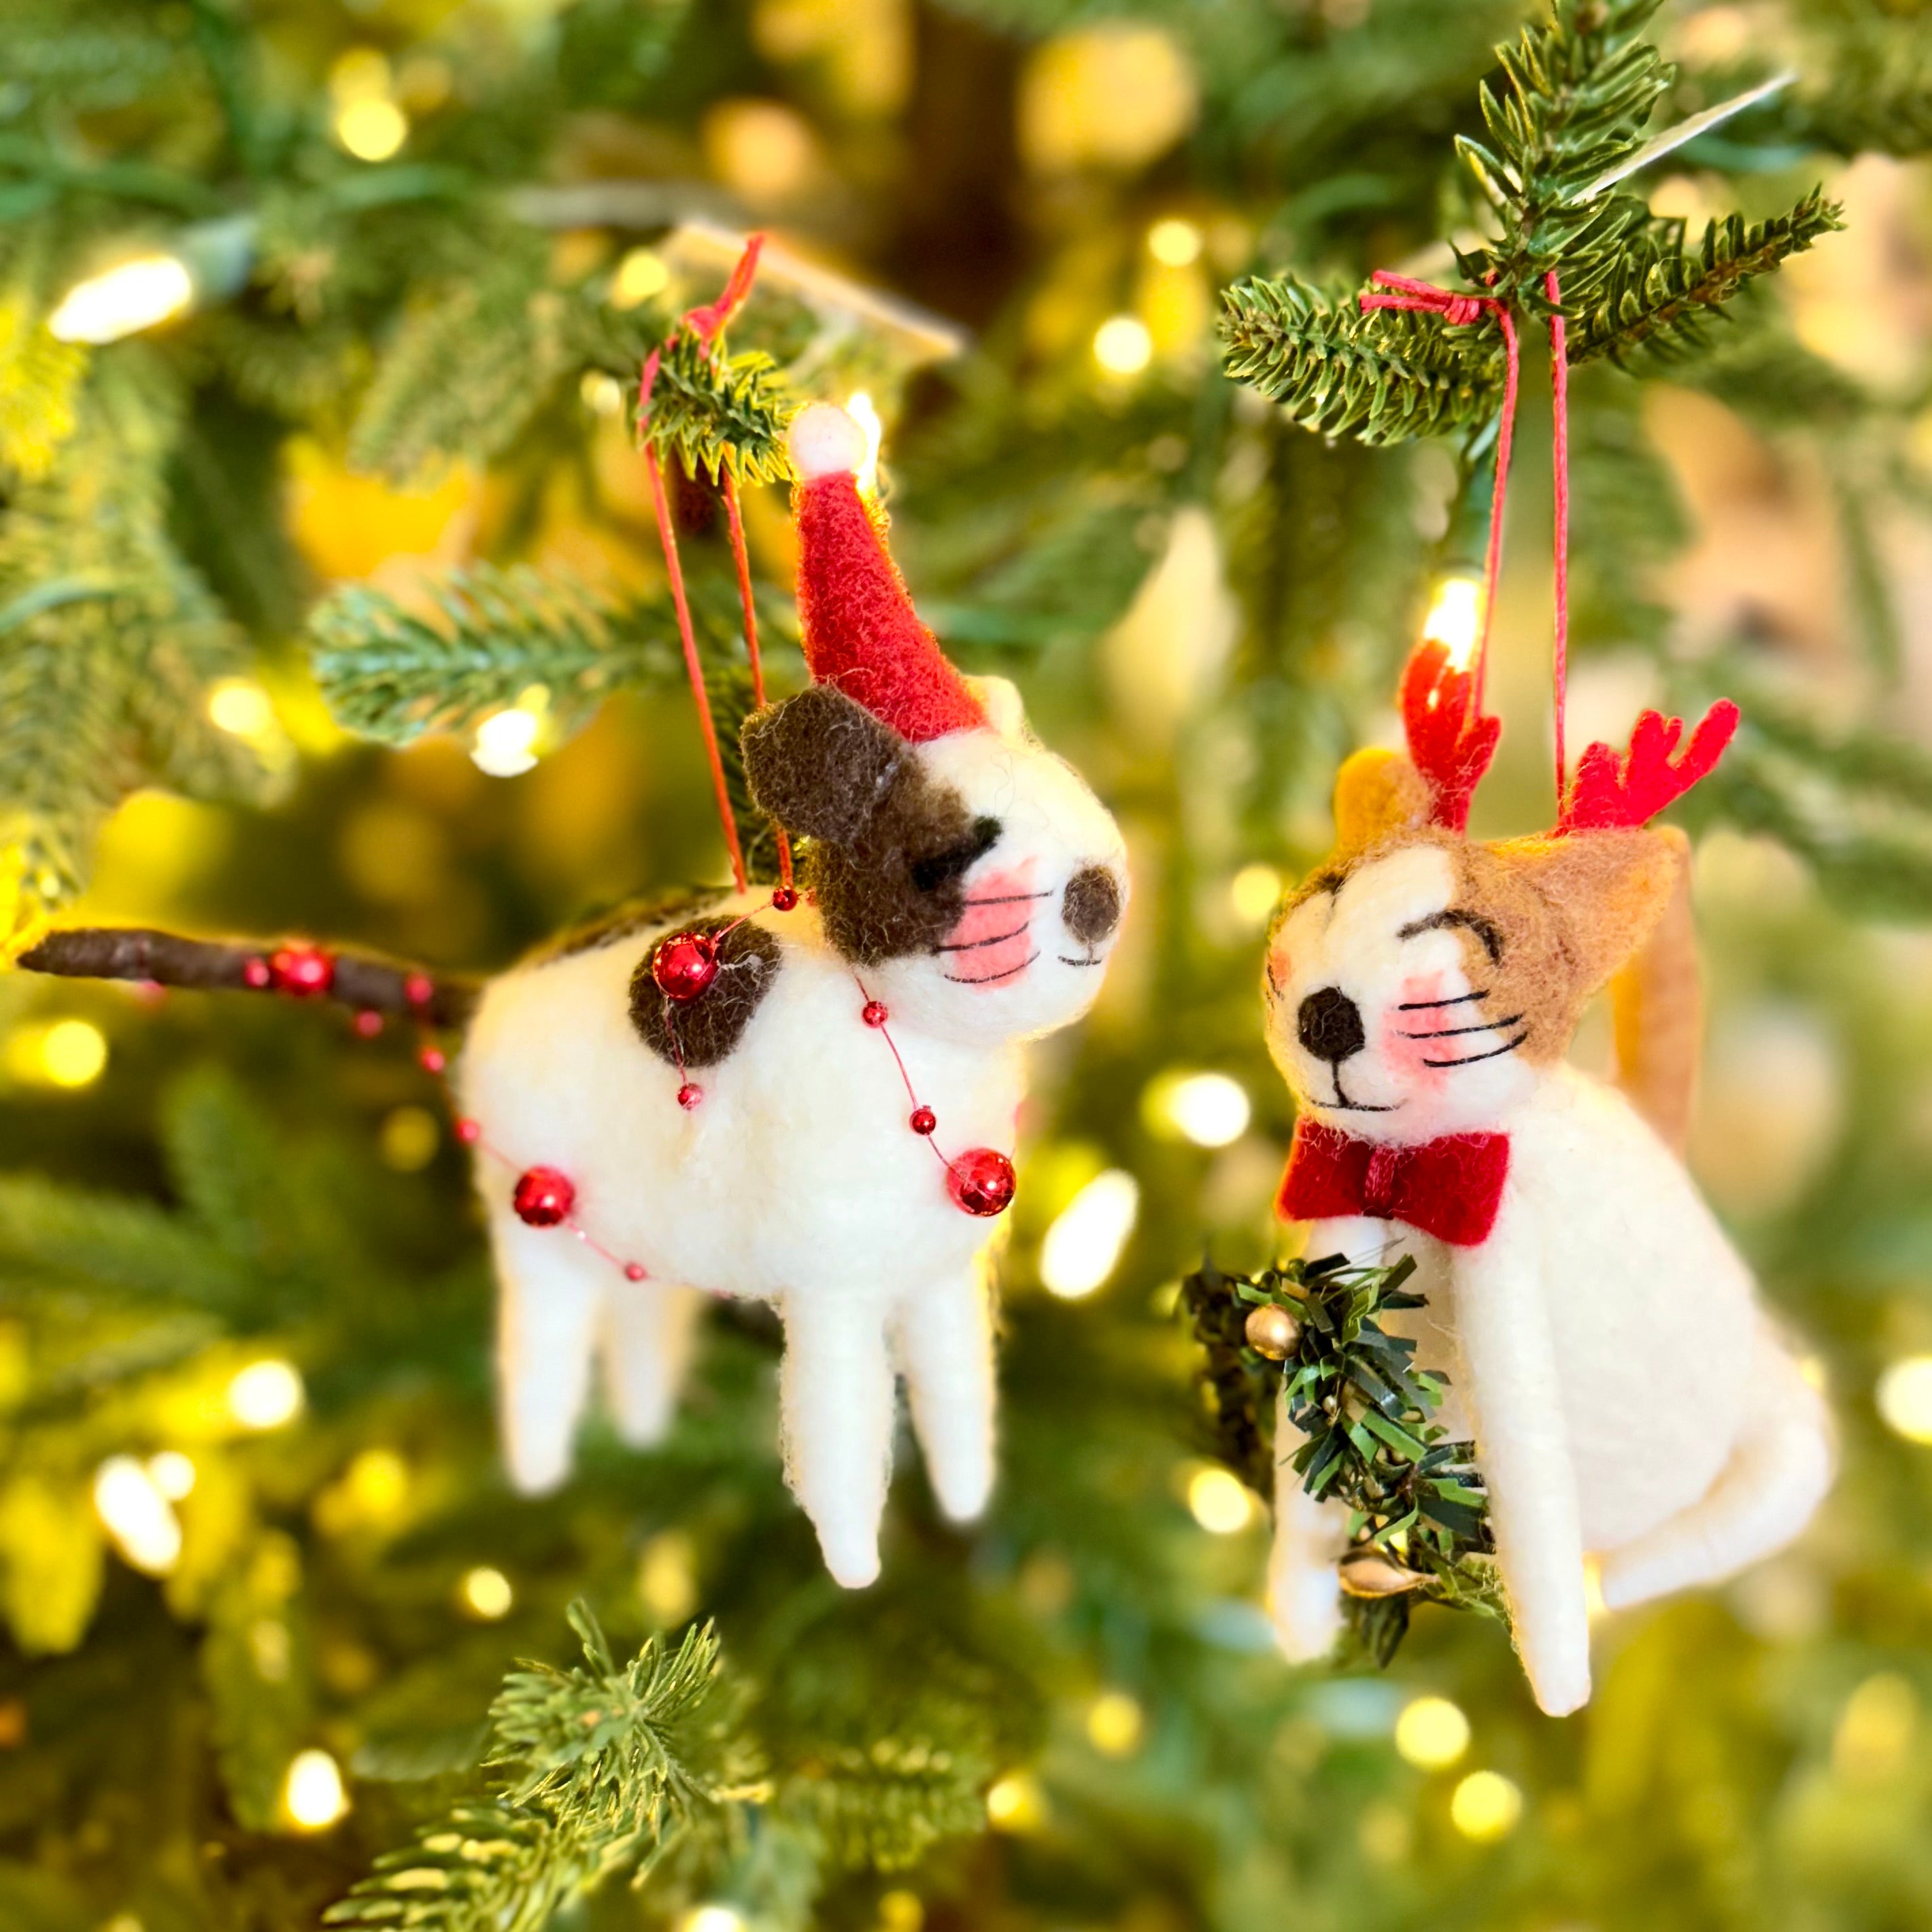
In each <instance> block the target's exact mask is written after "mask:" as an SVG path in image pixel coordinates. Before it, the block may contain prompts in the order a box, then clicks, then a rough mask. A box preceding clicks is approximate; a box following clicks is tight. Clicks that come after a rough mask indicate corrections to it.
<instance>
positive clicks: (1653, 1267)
mask: <svg viewBox="0 0 1932 1932" xmlns="http://www.w3.org/2000/svg"><path fill="white" fill-rule="evenodd" d="M1369 776H1370V778H1373V781H1374V783H1373V786H1371V785H1370V784H1363V783H1361V781H1360V778H1359V777H1358V781H1356V783H1357V791H1356V796H1357V797H1358V799H1364V798H1366V799H1369V800H1370V805H1371V807H1372V808H1373V799H1374V798H1375V796H1377V795H1379V796H1381V797H1382V799H1384V800H1385V802H1388V804H1389V805H1391V807H1392V808H1393V810H1394V811H1398V812H1401V813H1403V814H1406V813H1407V812H1408V811H1409V809H1410V807H1409V805H1408V803H1407V802H1406V801H1405V799H1404V798H1403V789H1404V788H1403V787H1402V786H1400V784H1390V783H1388V782H1387V778H1388V774H1387V773H1386V772H1383V773H1374V772H1371V773H1370V774H1369ZM1365 816H1367V814H1359V815H1358V824H1357V829H1358V830H1360V829H1361V823H1360V818H1361V817H1365ZM1682 858H1683V853H1682V844H1681V842H1680V841H1679V840H1678V838H1677V837H1676V835H1674V834H1663V833H1658V832H1647V831H1633V830H1628V829H1617V830H1604V831H1589V832H1573V833H1571V834H1570V835H1568V836H1567V837H1565V838H1562V839H1543V840H1517V841H1506V842H1504V843H1502V844H1495V845H1475V844H1468V843H1466V841H1463V840H1462V839H1460V838H1457V836H1455V835H1454V834H1453V833H1451V832H1446V831H1445V830H1443V829H1440V828H1437V827H1434V826H1427V825H1418V824H1415V823H1413V822H1400V823H1393V824H1389V825H1387V826H1385V829H1382V832H1380V834H1379V835H1373V832H1372V834H1371V835H1370V837H1369V838H1368V839H1367V842H1366V843H1365V844H1364V845H1363V846H1362V847H1360V848H1359V849H1357V850H1352V851H1348V850H1345V851H1343V852H1340V853H1338V854H1337V856H1336V857H1335V858H1334V859H1332V860H1331V862H1330V864H1329V865H1327V866H1326V867H1325V868H1322V871H1319V872H1318V873H1317V874H1316V875H1315V877H1313V879H1311V880H1310V881H1309V882H1308V883H1307V884H1306V885H1305V886H1304V887H1303V888H1302V889H1301V890H1300V891H1299V892H1298V893H1296V894H1295V895H1294V896H1293V897H1292V898H1290V900H1289V902H1288V904H1287V905H1286V907H1284V909H1283V913H1282V914H1281V915H1280V917H1279V919H1278V920H1277V924H1276V926H1275V927H1274V930H1273V932H1271V935H1270V939H1269V946H1268V959H1267V968H1266V975H1265V998H1266V1002H1267V1008H1268V1040H1269V1046H1270V1049H1271V1052H1273V1054H1274V1058H1275V1059H1276V1061H1277V1064H1279V1065H1280V1067H1281V1068H1282V1070H1283V1073H1284V1075H1285V1076H1286V1078H1287V1079H1288V1081H1289V1085H1290V1086H1291V1087H1292V1088H1293V1089H1294V1091H1295V1096H1296V1098H1297V1100H1298V1103H1299V1104H1300V1107H1301V1115H1302V1118H1303V1120H1304V1121H1307V1122H1310V1123H1313V1124H1315V1125H1317V1126H1319V1127H1323V1128H1325V1129H1328V1130H1332V1131H1333V1132H1334V1133H1338V1134H1340V1135H1344V1136H1348V1137H1349V1139H1350V1140H1351V1141H1352V1142H1355V1143H1358V1145H1359V1144H1367V1145H1371V1146H1381V1147H1384V1148H1389V1149H1391V1150H1394V1151H1397V1152H1400V1151H1402V1150H1412V1151H1413V1150H1417V1149H1422V1150H1424V1151H1425V1154H1426V1153H1427V1151H1428V1150H1430V1148H1431V1147H1432V1145H1433V1144H1436V1143H1439V1142H1442V1140H1443V1139H1444V1138H1445V1137H1448V1136H1469V1135H1478V1134H1496V1135H1502V1136H1507V1139H1508V1172H1507V1177H1506V1178H1505V1181H1504V1184H1503V1187H1502V1193H1501V1196H1500V1199H1499V1202H1498V1205H1497V1212H1496V1219H1495V1221H1494V1223H1493V1226H1492V1227H1491V1228H1490V1230H1489V1232H1488V1233H1487V1236H1486V1237H1485V1238H1483V1239H1481V1240H1480V1241H1475V1242H1472V1243H1463V1244H1447V1243H1445V1242H1443V1241H1439V1240H1437V1239H1436V1238H1433V1236H1431V1235H1429V1234H1427V1233H1424V1232H1418V1230H1417V1229H1415V1228H1414V1227H1412V1226H1407V1225H1405V1224H1404V1223H1402V1222H1401V1221H1400V1220H1395V1221H1385V1220H1377V1219H1373V1218H1371V1219H1364V1218H1361V1217H1360V1214H1359V1211H1354V1212H1352V1213H1351V1214H1350V1215H1349V1217H1348V1218H1346V1219H1343V1220H1337V1221H1334V1222H1322V1223H1317V1224H1316V1226H1313V1228H1311V1229H1310V1233H1309V1236H1308V1240H1307V1252H1309V1253H1311V1254H1317V1255H1319V1254H1325V1253H1331V1252H1341V1253H1347V1254H1349V1256H1350V1258H1351V1259H1355V1260H1358V1261H1364V1262H1385V1261H1386V1260H1387V1259H1388V1258H1389V1257H1390V1256H1391V1253H1397V1252H1403V1251H1406V1252H1409V1253H1415V1254H1416V1255H1417V1256H1418V1261H1419V1262H1420V1263H1421V1271H1420V1273H1419V1274H1418V1278H1417V1282H1416V1284H1415V1285H1416V1286H1417V1289H1418V1292H1421V1293H1422V1294H1424V1295H1426V1296H1427V1297H1428V1298H1429V1306H1428V1307H1427V1310H1425V1311H1423V1313H1424V1314H1425V1315H1426V1316H1427V1319H1429V1320H1430V1322H1432V1323H1433V1325H1434V1326H1433V1329H1432V1330H1431V1331H1430V1332H1429V1333H1428V1334H1425V1335H1422V1336H1420V1337H1418V1343H1419V1346H1418V1361H1419V1364H1420V1365H1421V1366H1422V1367H1425V1368H1435V1369H1440V1370H1443V1371H1444V1372H1445V1373H1447V1374H1448V1376H1450V1377H1451V1384H1450V1389H1451V1400H1452V1403H1454V1405H1455V1406H1457V1407H1458V1408H1460V1407H1463V1406H1466V1411H1467V1413H1466V1416H1463V1417H1454V1418H1452V1417H1451V1415H1448V1414H1446V1413H1445V1416H1444V1418H1443V1420H1444V1421H1445V1426H1447V1427H1448V1428H1449V1429H1450V1430H1451V1432H1452V1433H1463V1431H1464V1430H1468V1431H1469V1433H1472V1434H1473V1436H1474V1439H1475V1444H1476V1454H1477V1461H1478V1465H1479V1466H1480V1467H1481V1470H1482V1472H1483V1475H1484V1480H1485V1481H1486V1483H1487V1487H1488V1493H1489V1497H1490V1512H1491V1520H1492V1526H1493V1529H1494V1531H1495V1535H1496V1560H1497V1564H1498V1567H1499V1571H1500V1573H1501V1576H1502V1583H1503V1586H1504V1589H1505V1592H1506V1594H1507V1595H1508V1598H1509V1601H1510V1606H1511V1615H1512V1619H1513V1622H1514V1628H1515V1631H1516V1634H1517V1643H1518V1646H1519V1648H1520V1650H1521V1652H1522V1655H1523V1662H1524V1665H1525V1668H1526V1670H1527V1672H1528V1673H1529V1677H1530V1680H1531V1683H1532V1688H1533V1689H1534V1691H1535V1694H1536V1697H1537V1700H1538V1703H1539V1704H1540V1705H1541V1706H1542V1708H1543V1709H1545V1710H1546V1711H1549V1712H1553V1713H1558V1712H1564V1711H1568V1710H1571V1709H1575V1708H1576V1707H1577V1706H1578V1705H1580V1704H1581V1703H1583V1702H1584V1701H1585V1700H1586V1699H1587V1697H1589V1683H1590V1679H1589V1627H1588V1619H1587V1614H1586V1587H1585V1559H1586V1556H1589V1557H1594V1558H1595V1559H1597V1560H1598V1562H1599V1563H1600V1564H1601V1566H1602V1573H1603V1575H1604V1578H1605V1580H1606V1582H1605V1591H1606V1595H1607V1597H1609V1595H1610V1590H1611V1583H1610V1580H1611V1579H1615V1580H1616V1585H1615V1587H1616V1592H1617V1593H1618V1594H1617V1597H1616V1601H1637V1600H1639V1598H1642V1597H1644V1596H1647V1595H1655V1594H1657V1593H1658V1592H1661V1591H1664V1590H1668V1589H1679V1588H1683V1587H1686V1586H1691V1585H1695V1584H1699V1583H1710V1582H1715V1581H1717V1580H1720V1579H1721V1578H1723V1577H1727V1576H1729V1575H1730V1574H1733V1572H1734V1571H1736V1570H1738V1569H1739V1568H1742V1567H1743V1566H1745V1565H1747V1564H1748V1563H1751V1562H1754V1561H1756V1560H1757V1559H1759V1558H1760V1557H1762V1556H1766V1555H1768V1554H1769V1553H1771V1552H1772V1551H1773V1550H1776V1549H1778V1548H1780V1547H1782V1546H1783V1545H1784V1544H1786V1543H1787V1542H1788V1541H1790V1539H1791V1538H1793V1536H1795V1535H1796V1534H1797V1533H1798V1532H1799V1529H1802V1527H1803V1526H1804V1524H1805V1522H1806V1521H1807V1520H1808V1518H1809V1517H1810V1516H1811V1514H1812V1512H1813V1511H1814V1509H1815V1508H1817V1504H1818V1502H1819V1501H1820V1499H1821V1498H1822V1496H1823V1494H1824V1493H1825V1490H1826V1487H1828V1485H1829V1481H1830V1475H1831V1466H1832V1449H1831V1442H1830V1436H1829V1427H1828V1426H1827V1423H1826V1415H1825V1412H1824V1409H1823V1405H1822V1404H1821V1403H1820V1401H1819V1400H1818V1398H1817V1396H1816V1394H1815V1393H1814V1392H1813V1391H1811V1390H1810V1388H1809V1387H1808V1385H1806V1384H1805V1382H1804V1379H1803V1377H1802V1375H1801V1374H1800V1373H1799V1371H1798V1369H1797V1367H1796V1364H1795V1362H1794V1361H1793V1359H1792V1358H1791V1355H1790V1352H1789V1350H1788V1349H1787V1347H1786V1346H1785V1345H1784V1343H1782V1341H1781V1340H1780V1339H1779V1338H1778V1336H1777V1335H1776V1334H1775V1333H1774V1332H1773V1331H1772V1329H1771V1328H1770V1327H1769V1325H1768V1323H1767V1322H1766V1319H1765V1317H1764V1315H1763V1312H1762V1310H1760V1307H1758V1305H1757V1299H1756V1293H1755V1289H1754V1284H1753V1282H1752V1280H1751V1276H1750V1274H1749V1272H1748V1270H1747V1269H1746V1268H1745V1265H1744V1263H1743V1262H1742V1260H1741V1259H1739V1256H1737V1254H1736V1252H1735V1251H1734V1250H1733V1249H1732V1247H1731V1246H1730V1243H1729V1242H1728V1241H1727V1239H1726V1238H1725V1237H1724V1234H1723V1232H1722V1231H1721V1229H1719V1227H1718V1225H1717V1223H1716V1221H1715V1219H1714V1218H1713V1217H1712V1214H1710V1211H1709V1209H1708V1208H1706V1205H1705V1204H1704V1202H1703V1199H1701V1197H1700V1196H1699V1194H1698V1193H1697V1190H1696V1188H1695V1187H1694V1185H1693V1184H1692V1183H1691V1179H1690V1178H1689V1176H1688V1174H1687V1173H1686V1172H1685V1169H1684V1167H1683V1166H1682V1163H1681V1162H1680V1161H1679V1160H1678V1159H1677V1158H1676V1156H1675V1154H1673V1151H1671V1149H1670V1147H1669V1146H1667V1145H1666V1144H1665V1142H1664V1141H1663V1140H1661V1139H1660V1138H1659V1137H1658V1134H1657V1133H1655V1131H1653V1130H1652V1127H1650V1126H1649V1125H1648V1124H1646V1121H1645V1120H1644V1119H1643V1118H1641V1117H1640V1115H1639V1113H1638V1112H1637V1110H1636V1109H1635V1108H1634V1106H1632V1105H1631V1103H1630V1101H1629V1100H1628V1099H1627V1098H1626V1097H1625V1095H1624V1094H1622V1093H1620V1092H1619V1091H1616V1089H1614V1088H1611V1087H1610V1086H1607V1085H1605V1084H1604V1083H1602V1082H1598V1081H1596V1080H1594V1079H1592V1078H1591V1077H1590V1076H1588V1075H1586V1074H1585V1073H1582V1072H1581V1071H1580V1070H1577V1068H1575V1067H1571V1065H1569V1064H1568V1062H1567V1061H1565V1060H1564V1059H1563V1058H1562V1054H1563V1051H1564V1049H1565V1047H1566V1046H1568V1043H1569V1040H1570V1038H1571V1034H1572V1032H1573V1031H1574V1027H1575V1024H1576V1019H1577V1014H1578V1013H1580V1010H1581V1008H1582V1006H1583V1002H1584V1001H1585V1000H1586V999H1587V998H1588V997H1589V994H1590V992H1592V990H1594V989H1595V987H1596V986H1598V985H1600V984H1601V983H1602V981H1603V980H1604V977H1606V976H1607V975H1608V974H1610V973H1611V972H1612V971H1613V970H1615V969H1616V968H1617V967H1618V966H1619V965H1621V964H1622V963H1623V962H1625V960H1626V959H1628V958H1629V957H1630V956H1631V955H1632V954H1637V965H1636V968H1634V971H1635V974H1636V976H1637V980H1638V989H1639V1006H1638V1008H1637V1017H1638V1019H1640V1021H1646V1022H1647V1020H1648V1019H1659V1020H1664V1021H1666V1022H1668V1023H1667V1024H1665V1025H1663V1026H1661V1028H1660V1031H1659V1036H1658V1044H1657V1045H1656V1046H1655V1048H1654V1049H1653V1048H1652V1047H1650V1046H1649V1045H1648V1044H1647V1043H1642V1042H1638V1043H1634V1044H1633V1045H1632V1046H1631V1047H1630V1048H1628V1049H1626V1054H1627V1055H1628V1054H1630V1053H1633V1052H1634V1054H1635V1055H1637V1064H1639V1065H1640V1066H1641V1065H1642V1064H1643V1055H1645V1054H1646V1053H1653V1054H1654V1055H1655V1056H1656V1058H1657V1064H1656V1065H1655V1066H1654V1067H1653V1071H1655V1072H1658V1073H1659V1075H1660V1077H1661V1076H1662V1075H1664V1074H1668V1075H1669V1076H1670V1077H1672V1078H1674V1079H1677V1080H1679V1082H1680V1083H1681V1081H1682V1076H1683V1071H1684V1069H1685V1067H1688V1065H1689V1064H1691V1061H1692V1060H1693V1059H1694V1051H1693V1049H1694V1040H1692V1039H1689V1038H1687V1037H1686V1034H1687V1027H1686V1024H1685V1013H1686V1010H1687V1007H1686V1001H1685V986H1684V985H1683V983H1682V976H1683V974H1684V973H1685V971H1687V969H1688V971H1690V972H1691V976H1692V977H1691V987H1692V989H1693V990H1694V956H1691V954H1690V953H1688V947H1687V944H1686V942H1688V926H1678V925H1676V923H1675V922H1676V919H1677V911H1676V905H1677V901H1676V895H1677V894H1678V892H1679V890H1680V889H1681V887H1682V881H1683V877H1684V871H1685V868H1684V865H1683V862H1682ZM1667 907H1671V908H1673V910H1671V911H1670V913H1668V914H1666V908H1667ZM1660 919H1661V923H1660ZM1653 932H1655V935H1656V936H1655V939H1654V940H1653V939H1651V938H1650V936H1651V935H1652V933H1653ZM1647 940H1649V941H1650V943H1649V945H1648V946H1646V941H1647ZM1640 947H1643V948H1645V950H1643V952H1641V953H1639V951H1638V949H1640ZM1646 975H1648V976H1649V977H1648V980H1647V982H1646V977H1645V976H1646ZM1318 991H1319V992H1325V993H1326V994H1328V995H1333V996H1335V997H1339V998H1346V1000H1348V1001H1349V1002H1351V1003H1352V1006H1353V1007H1354V1010H1355V1015H1356V1016H1357V1019H1358V1022H1359V1024H1358V1027H1356V1028H1342V1027H1340V1026H1339V1025H1337V1024H1336V1022H1335V1021H1334V1013H1333V1011H1332V1001H1331V1010H1329V1011H1328V1012H1327V1013H1325V1019H1324V1023H1323V1025H1322V1027H1320V1028H1310V1037H1311V1038H1312V1039H1313V1040H1314V1041H1315V1043H1316V1045H1317V1046H1325V1047H1326V1048H1328V1049H1330V1050H1331V1052H1332V1051H1333V1049H1334V1048H1335V1046H1337V1043H1345V1044H1346V1043H1351V1042H1352V1041H1353V1040H1354V1039H1355V1037H1357V1036H1359V1039H1360V1042H1361V1044H1360V1046H1359V1049H1358V1050H1356V1051H1355V1052H1350V1053H1348V1054H1346V1055H1343V1057H1342V1058H1340V1059H1339V1060H1337V1059H1331V1058H1327V1057H1325V1055H1321V1054H1317V1053H1316V1052H1313V1051H1311V1050H1310V1047H1309V1046H1307V1044H1306V1043H1304V1040H1303V1038H1302V1037H1301V1024H1300V1022H1301V1011H1302V1006H1303V1003H1304V1001H1306V1000H1307V999H1308V998H1310V995H1313V994H1314V993H1316V992H1318ZM1646 1001H1647V1002H1648V1004H1649V1012H1648V1013H1645V1012H1644V1011H1643V1004H1644V1003H1645V1002H1646ZM1343 1205H1344V1206H1345V1207H1347V1208H1351V1209H1353V1208H1354V1202H1353V1199H1352V1195H1345V1196H1343ZM1397 1205H1398V1204H1397V1202H1395V1201H1394V1199H1393V1198H1391V1201H1390V1202H1389V1211H1391V1212H1394V1211H1396V1208H1397ZM1345 1244H1346V1245H1345ZM1397 1326H1398V1332H1401V1330H1400V1325H1399V1324H1398V1325H1397ZM1334 1533H1335V1525H1334V1523H1333V1521H1332V1520H1331V1522H1330V1523H1328V1526H1327V1527H1326V1528H1323V1527H1322V1526H1320V1525H1319V1524H1317V1523H1312V1522H1311V1520H1310V1514H1309V1512H1308V1511H1307V1509H1304V1508H1302V1507H1301V1506H1300V1505H1296V1506H1295V1508H1293V1509H1292V1510H1286V1511H1283V1513H1282V1514H1281V1517H1280V1521H1279V1523H1278V1528H1277V1550H1276V1554H1275V1559H1274V1571H1273V1590H1274V1598H1275V1601H1276V1604H1277V1610H1276V1615H1277V1623H1278V1625H1279V1627H1280V1631H1281V1635H1282V1640H1283V1646H1284V1648H1285V1649H1287V1650H1289V1652H1290V1654H1291V1655H1307V1652H1308V1646H1309V1644H1310V1641H1311V1632H1313V1631H1319V1629H1320V1628H1322V1626H1323V1624H1324V1622H1325V1619H1327V1618H1328V1617H1329V1616H1331V1615H1332V1614H1333V1613H1334V1611H1335V1608H1336V1606H1335V1602H1334V1599H1333V1598H1332V1596H1331V1594H1330V1585H1329V1582H1328V1573H1329V1572H1330V1571H1331V1570H1332V1561H1331V1559H1329V1558H1328V1556H1326V1555H1325V1550H1327V1549H1328V1547H1331V1545H1332V1542H1333V1538H1334ZM1318 1573H1319V1574H1318Z"/></svg>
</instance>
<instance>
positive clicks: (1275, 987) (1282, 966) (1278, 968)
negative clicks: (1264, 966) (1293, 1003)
mask: <svg viewBox="0 0 1932 1932" xmlns="http://www.w3.org/2000/svg"><path fill="white" fill-rule="evenodd" d="M1294 971H1295V962H1294V961H1293V960H1292V959H1291V958H1290V957H1289V950H1288V948H1287V947H1285V946H1277V947H1275V948H1274V950H1273V951H1272V952H1271V953H1269V955H1268V991H1269V992H1271V993H1272V994H1274V996H1275V998H1277V999H1280V998H1281V996H1282V995H1283V993H1285V992H1287V990H1288V982H1289V975H1290V974H1292V973H1293V972H1294Z"/></svg>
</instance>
